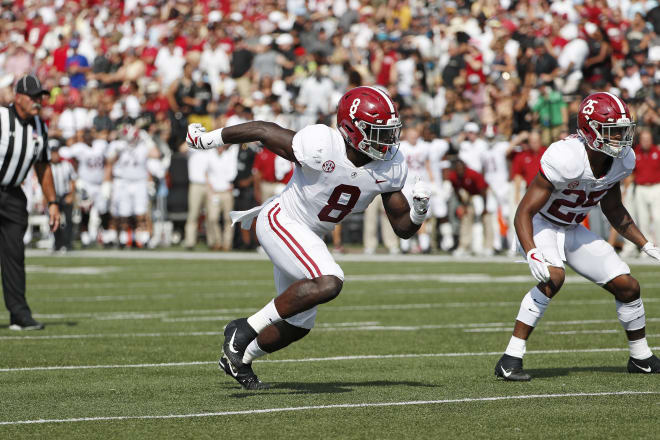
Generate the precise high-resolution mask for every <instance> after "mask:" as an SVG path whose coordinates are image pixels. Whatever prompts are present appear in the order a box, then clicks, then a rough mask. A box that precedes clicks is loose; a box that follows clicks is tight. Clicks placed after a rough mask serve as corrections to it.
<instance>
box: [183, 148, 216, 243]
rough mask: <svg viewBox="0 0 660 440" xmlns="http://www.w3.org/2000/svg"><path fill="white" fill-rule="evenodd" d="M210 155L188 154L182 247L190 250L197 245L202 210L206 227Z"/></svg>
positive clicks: (203, 153) (205, 152) (208, 151)
mask: <svg viewBox="0 0 660 440" xmlns="http://www.w3.org/2000/svg"><path fill="white" fill-rule="evenodd" d="M211 154H216V153H215V152H214V151H210V150H204V151H192V150H191V151H189V152H188V182H189V183H188V217H187V219H186V229H185V238H184V246H185V247H186V249H188V250H192V249H193V248H194V247H195V244H196V243H197V232H198V231H199V217H200V215H201V212H202V208H204V210H205V212H206V220H207V226H206V229H207V230H208V229H210V225H209V224H208V220H209V216H208V212H209V206H208V201H209V182H208V175H207V173H208V168H209V161H210V157H211Z"/></svg>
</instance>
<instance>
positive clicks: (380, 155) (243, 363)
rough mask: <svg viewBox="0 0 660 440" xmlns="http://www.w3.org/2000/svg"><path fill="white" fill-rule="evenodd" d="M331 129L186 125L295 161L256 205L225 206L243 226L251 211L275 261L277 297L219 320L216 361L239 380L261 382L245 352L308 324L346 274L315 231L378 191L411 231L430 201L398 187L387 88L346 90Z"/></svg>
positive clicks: (198, 133) (269, 346)
mask: <svg viewBox="0 0 660 440" xmlns="http://www.w3.org/2000/svg"><path fill="white" fill-rule="evenodd" d="M337 127H338V128H337V129H334V128H331V127H328V126H326V125H310V126H308V127H305V128H303V129H302V130H300V131H299V132H297V133H296V132H293V131H291V130H286V129H284V128H282V127H280V126H278V125H277V124H273V123H269V122H263V121H253V122H246V123H244V124H239V125H234V126H231V127H226V128H221V129H218V130H214V131H211V132H209V133H206V132H204V129H203V128H202V127H201V126H200V125H198V124H191V125H190V126H189V127H188V135H187V142H188V145H189V146H190V147H191V148H197V149H206V148H215V147H220V146H221V145H223V144H240V143H245V142H255V141H259V142H261V143H262V144H263V145H264V146H265V147H266V148H268V149H269V150H271V151H273V152H274V153H276V154H278V155H279V156H281V157H283V158H285V159H288V160H290V161H291V162H293V163H294V164H295V171H294V173H293V177H292V178H291V180H290V182H289V184H288V185H287V187H286V188H285V189H284V191H283V192H282V193H281V194H280V195H279V196H275V197H274V198H272V199H270V200H268V201H267V202H265V203H264V204H263V205H261V206H258V207H256V208H253V209H251V210H248V211H241V212H232V220H233V221H234V222H241V225H242V226H243V227H244V228H249V227H250V225H251V224H252V220H253V219H254V217H257V223H256V230H257V237H258V238H259V242H260V243H261V246H262V247H263V249H264V250H265V251H266V253H267V254H268V256H269V257H270V259H271V261H272V262H273V265H274V278H275V287H276V290H277V297H276V298H275V299H274V300H272V301H270V302H269V303H268V304H267V305H266V306H265V307H264V308H263V309H261V310H260V311H258V312H257V313H255V314H254V315H252V316H250V317H248V318H241V319H237V320H234V321H231V322H230V323H229V324H227V326H226V327H225V331H224V336H225V340H224V344H223V347H222V348H223V354H222V357H221V358H220V361H219V364H220V368H221V369H223V370H224V371H225V373H227V374H228V375H230V376H232V377H233V378H234V379H235V380H236V381H237V382H238V383H240V384H241V385H242V386H243V387H244V388H246V389H263V388H266V387H267V385H266V384H265V383H263V382H261V381H260V380H259V379H258V378H257V376H256V375H255V373H254V372H253V370H252V361H253V360H254V359H256V358H258V357H260V356H263V355H265V354H268V353H272V352H274V351H277V350H280V349H282V348H284V347H286V346H287V345H289V344H291V343H292V342H295V341H297V340H299V339H301V338H303V337H304V336H305V335H307V334H308V333H309V331H310V330H311V328H312V327H313V326H314V320H315V318H316V307H317V306H318V305H319V304H323V303H325V302H328V301H330V300H332V299H334V298H335V297H336V296H337V295H339V292H340V291H341V288H342V284H343V281H344V273H343V271H342V270H341V268H340V267H339V266H338V265H337V263H336V262H335V260H334V258H333V257H332V254H331V253H330V252H329V251H328V248H327V247H326V245H325V242H324V241H323V239H322V237H323V236H324V235H325V234H326V233H328V232H330V231H331V230H332V229H333V228H334V227H335V225H336V224H337V223H339V222H341V221H342V220H343V219H344V218H346V216H347V215H348V214H350V213H351V212H362V211H364V210H365V209H366V208H367V206H368V205H369V204H370V203H371V201H372V200H373V199H374V198H375V197H376V196H377V195H378V194H382V198H383V204H384V206H385V211H386V212H387V216H388V218H389V221H390V223H391V224H392V228H393V229H394V231H395V232H396V234H397V235H398V236H399V237H401V238H410V237H411V236H413V235H414V234H415V233H416V232H417V230H418V229H419V227H420V226H421V224H422V223H423V221H424V219H425V218H426V212H427V210H428V208H429V197H430V195H431V190H430V188H428V187H427V186H426V184H425V183H423V182H421V181H420V182H418V183H417V184H416V185H415V187H414V190H413V207H412V208H411V207H410V206H409V205H408V202H407V201H406V198H405V196H404V195H403V193H402V192H401V189H402V188H403V185H404V183H405V180H406V175H407V168H406V161H405V159H404V158H403V156H402V154H401V153H400V152H399V151H398V148H399V134H400V130H401V122H400V120H399V113H398V111H397V109H396V107H395V105H394V103H393V101H392V99H391V98H390V97H389V95H387V93H386V92H384V91H381V90H380V89H378V88H375V87H357V88H354V89H352V90H349V91H348V92H347V93H346V94H345V95H344V96H342V98H341V99H340V101H339V104H338V107H337Z"/></svg>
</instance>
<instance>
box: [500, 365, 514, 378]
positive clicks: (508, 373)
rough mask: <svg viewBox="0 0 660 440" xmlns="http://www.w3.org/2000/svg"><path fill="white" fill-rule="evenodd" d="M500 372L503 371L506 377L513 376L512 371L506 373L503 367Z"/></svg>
mask: <svg viewBox="0 0 660 440" xmlns="http://www.w3.org/2000/svg"><path fill="white" fill-rule="evenodd" d="M500 370H502V374H504V377H509V376H511V373H512V371H506V370H505V369H504V367H502V366H500Z"/></svg>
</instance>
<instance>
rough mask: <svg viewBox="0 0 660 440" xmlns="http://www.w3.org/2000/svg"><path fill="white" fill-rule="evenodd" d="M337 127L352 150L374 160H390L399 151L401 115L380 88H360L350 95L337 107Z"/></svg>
mask: <svg viewBox="0 0 660 440" xmlns="http://www.w3.org/2000/svg"><path fill="white" fill-rule="evenodd" d="M337 127H338V128H339V132H340V133H341V135H342V136H343V137H344V140H345V141H346V142H348V144H349V145H350V146H352V147H353V148H355V149H357V150H358V151H360V152H362V153H364V154H366V155H367V156H369V157H371V158H372V159H378V160H390V159H392V158H393V157H394V156H395V155H396V152H397V151H398V150H399V136H400V134H401V121H400V120H399V112H398V111H397V109H396V107H395V105H394V101H392V98H390V96H389V95H388V94H387V92H384V91H383V90H381V89H379V88H376V87H356V88H354V89H351V90H349V91H348V92H346V93H345V94H344V96H342V97H341V99H340V100H339V104H338V106H337Z"/></svg>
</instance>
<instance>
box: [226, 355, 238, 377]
mask: <svg viewBox="0 0 660 440" xmlns="http://www.w3.org/2000/svg"><path fill="white" fill-rule="evenodd" d="M227 365H228V366H229V371H230V372H231V375H232V376H234V377H236V376H238V371H234V366H233V365H232V364H231V361H230V360H229V359H227Z"/></svg>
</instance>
